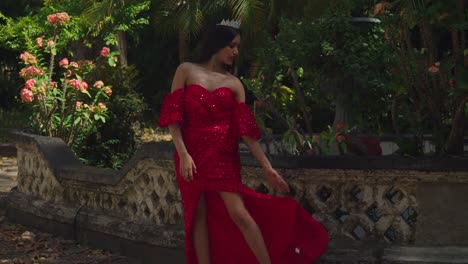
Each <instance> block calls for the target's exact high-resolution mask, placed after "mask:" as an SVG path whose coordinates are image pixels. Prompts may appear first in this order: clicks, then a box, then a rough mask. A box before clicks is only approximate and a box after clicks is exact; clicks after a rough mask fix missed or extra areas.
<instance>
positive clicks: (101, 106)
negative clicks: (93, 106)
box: [98, 103, 107, 109]
mask: <svg viewBox="0 0 468 264" xmlns="http://www.w3.org/2000/svg"><path fill="white" fill-rule="evenodd" d="M98 106H99V108H101V109H106V108H107V106H106V105H105V104H104V103H99V104H98Z"/></svg>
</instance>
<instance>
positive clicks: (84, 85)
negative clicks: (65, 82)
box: [80, 82, 88, 90]
mask: <svg viewBox="0 0 468 264" xmlns="http://www.w3.org/2000/svg"><path fill="white" fill-rule="evenodd" d="M80 87H81V89H83V90H88V83H86V82H81V85H80Z"/></svg>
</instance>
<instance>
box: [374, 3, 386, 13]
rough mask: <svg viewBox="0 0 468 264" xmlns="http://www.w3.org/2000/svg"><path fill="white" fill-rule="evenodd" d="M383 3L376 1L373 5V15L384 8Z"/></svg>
mask: <svg viewBox="0 0 468 264" xmlns="http://www.w3.org/2000/svg"><path fill="white" fill-rule="evenodd" d="M384 7H385V6H384V4H383V3H378V4H376V5H375V6H374V16H376V15H378V14H380V12H382V11H383V10H384Z"/></svg>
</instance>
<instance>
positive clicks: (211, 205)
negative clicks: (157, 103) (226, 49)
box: [158, 84, 328, 264]
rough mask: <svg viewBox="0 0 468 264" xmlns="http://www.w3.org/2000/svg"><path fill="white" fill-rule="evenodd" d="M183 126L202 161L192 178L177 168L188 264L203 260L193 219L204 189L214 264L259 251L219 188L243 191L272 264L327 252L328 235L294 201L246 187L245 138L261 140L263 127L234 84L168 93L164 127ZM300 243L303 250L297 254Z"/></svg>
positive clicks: (247, 263) (246, 261)
mask: <svg viewBox="0 0 468 264" xmlns="http://www.w3.org/2000/svg"><path fill="white" fill-rule="evenodd" d="M174 122H179V123H181V124H182V126H181V132H182V137H183V140H184V144H185V146H186V148H187V150H188V152H189V154H190V156H191V157H192V159H193V160H194V162H195V164H196V166H197V173H196V174H195V175H194V180H193V181H191V182H187V181H185V180H184V179H183V178H182V177H181V176H180V173H179V162H180V160H179V156H178V154H177V152H176V153H175V157H174V159H175V162H174V164H175V169H176V174H177V180H178V183H179V187H180V192H181V196H182V205H183V208H184V228H185V251H186V258H187V263H189V264H196V263H197V259H196V255H195V250H194V245H193V223H194V219H195V213H196V208H197V204H198V200H199V198H200V195H201V193H204V194H205V200H206V205H207V223H208V228H209V239H210V241H209V242H210V256H211V262H212V263H215V264H217V263H223V264H239V263H242V264H254V263H257V261H256V259H255V256H254V255H253V253H252V251H251V250H250V249H249V247H248V245H247V244H246V242H245V240H244V238H243V236H242V234H241V233H240V231H239V229H238V228H237V226H236V225H235V224H234V222H233V221H232V219H231V218H230V216H229V214H228V212H227V210H226V208H225V206H224V203H223V201H222V199H221V198H220V196H219V194H218V193H219V192H235V193H239V194H241V195H242V197H243V200H244V203H245V206H246V208H247V209H248V210H249V212H250V214H251V215H252V217H253V218H254V219H255V222H256V223H257V224H258V226H259V227H260V230H261V231H262V234H263V236H264V240H265V241H266V244H267V248H268V252H269V253H270V257H271V260H272V263H273V264H299V263H308V264H309V263H313V261H315V260H316V259H318V258H319V256H320V255H321V254H323V252H324V251H325V249H326V247H327V244H328V235H327V233H326V231H325V229H324V228H323V227H322V225H321V224H320V223H318V222H317V221H315V220H314V219H313V218H312V217H311V216H310V215H308V213H307V212H306V211H305V210H304V209H303V208H302V207H301V206H300V205H299V204H298V203H297V202H296V201H295V200H294V199H292V198H285V197H275V196H270V195H265V194H260V193H256V192H255V191H253V190H252V189H250V188H248V187H246V186H244V185H243V184H242V182H241V175H240V169H241V166H240V158H239V142H238V138H239V137H241V136H250V137H252V138H256V139H258V138H259V137H260V132H259V130H258V127H257V124H256V122H255V118H254V115H253V113H252V111H251V110H250V108H249V107H248V106H247V105H246V104H245V103H239V102H238V101H237V100H236V99H235V97H234V93H233V91H232V90H231V89H230V88H227V87H220V88H217V89H216V90H213V91H210V90H207V89H206V88H204V87H202V86H200V85H196V84H190V85H187V86H186V87H185V88H183V89H178V90H175V91H174V92H172V93H170V94H168V95H167V96H166V97H165V99H164V102H163V106H162V109H161V116H160V119H159V121H158V124H159V125H160V126H168V125H170V124H172V123H174ZM296 248H300V249H301V254H297V252H296V251H297V250H296Z"/></svg>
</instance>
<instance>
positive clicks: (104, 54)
mask: <svg viewBox="0 0 468 264" xmlns="http://www.w3.org/2000/svg"><path fill="white" fill-rule="evenodd" d="M100 53H101V56H103V57H108V56H109V53H110V49H109V48H107V47H104V48H102V50H101V52H100Z"/></svg>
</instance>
